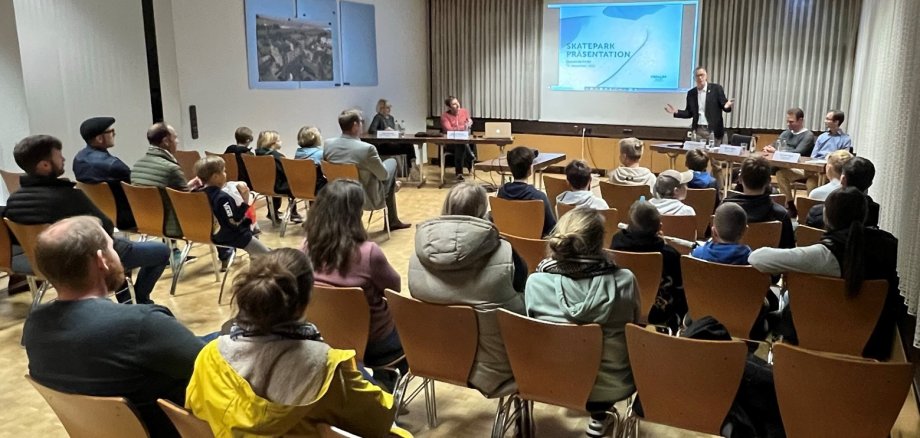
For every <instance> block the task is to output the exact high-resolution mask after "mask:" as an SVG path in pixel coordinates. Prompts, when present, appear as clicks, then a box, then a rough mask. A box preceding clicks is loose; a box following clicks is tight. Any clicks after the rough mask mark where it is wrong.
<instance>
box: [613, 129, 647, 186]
mask: <svg viewBox="0 0 920 438" xmlns="http://www.w3.org/2000/svg"><path fill="white" fill-rule="evenodd" d="M642 148H643V144H642V141H640V140H639V139H638V138H635V137H629V138H624V139H622V140H620V166H619V167H617V168H616V169H613V170H611V171H610V182H612V183H615V184H623V185H627V186H641V185H643V184H645V185H647V186H648V189H649V193H651V192H652V191H654V190H655V174H654V173H652V171H651V170H648V169H647V168H645V167H642V166H639V160H641V159H642Z"/></svg>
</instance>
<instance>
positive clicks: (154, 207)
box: [121, 182, 210, 237]
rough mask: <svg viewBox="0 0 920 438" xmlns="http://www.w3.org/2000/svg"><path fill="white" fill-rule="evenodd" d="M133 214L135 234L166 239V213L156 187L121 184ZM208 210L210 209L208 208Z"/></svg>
mask: <svg viewBox="0 0 920 438" xmlns="http://www.w3.org/2000/svg"><path fill="white" fill-rule="evenodd" d="M121 187H122V189H124V191H125V197H126V198H128V204H129V205H130V206H131V212H132V213H133V214H134V222H135V224H137V232H138V233H141V234H143V235H146V236H154V237H166V233H164V231H163V224H164V222H166V211H165V210H164V208H163V197H162V195H160V189H159V188H158V187H145V186H136V185H133V184H128V183H125V182H123V183H121ZM209 210H210V208H209Z"/></svg>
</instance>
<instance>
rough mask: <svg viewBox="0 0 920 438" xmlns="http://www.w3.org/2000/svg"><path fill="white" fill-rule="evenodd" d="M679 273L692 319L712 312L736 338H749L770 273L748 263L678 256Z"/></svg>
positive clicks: (767, 285)
mask: <svg viewBox="0 0 920 438" xmlns="http://www.w3.org/2000/svg"><path fill="white" fill-rule="evenodd" d="M680 269H681V275H682V276H683V279H684V293H685V294H686V295H687V306H688V307H689V308H690V311H689V313H690V315H692V316H693V318H694V319H699V318H702V317H704V316H712V317H713V318H715V319H717V320H718V321H719V322H721V323H722V325H724V326H725V328H726V329H728V332H729V333H730V334H731V335H732V336H733V337H736V338H749V337H750V333H751V329H752V328H753V327H754V322H755V321H756V320H757V316H758V314H759V313H760V308H761V307H762V306H763V301H764V297H765V296H766V294H767V292H768V291H769V288H770V275H769V274H764V273H761V272H759V271H758V270H756V269H754V268H753V267H752V266H749V265H744V266H738V265H723V264H721V263H712V262H707V261H705V260H700V259H696V258H692V257H690V256H682V257H681V258H680Z"/></svg>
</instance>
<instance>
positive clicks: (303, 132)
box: [294, 126, 327, 194]
mask: <svg viewBox="0 0 920 438" xmlns="http://www.w3.org/2000/svg"><path fill="white" fill-rule="evenodd" d="M297 146H298V148H297V152H295V153H294V159H295V160H313V163H314V164H316V189H315V190H314V191H313V194H316V193H319V191H320V190H322V189H323V187H326V182H327V181H326V176H325V175H323V169H322V167H321V165H322V164H323V136H322V135H321V134H320V133H319V129H317V128H316V127H306V126H304V127H302V128H300V131H298V132H297Z"/></svg>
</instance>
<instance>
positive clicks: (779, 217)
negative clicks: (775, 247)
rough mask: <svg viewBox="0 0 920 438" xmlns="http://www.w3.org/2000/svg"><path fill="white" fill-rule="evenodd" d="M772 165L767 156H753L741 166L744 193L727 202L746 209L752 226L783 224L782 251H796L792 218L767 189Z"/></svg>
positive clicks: (781, 235) (780, 241) (780, 245)
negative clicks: (793, 249)
mask: <svg viewBox="0 0 920 438" xmlns="http://www.w3.org/2000/svg"><path fill="white" fill-rule="evenodd" d="M770 171H771V168H770V162H769V161H767V159H766V158H764V157H751V158H747V159H745V160H744V162H742V163H741V187H742V190H743V192H742V194H740V195H736V196H731V197H729V198H726V199H725V201H723V202H734V203H736V204H738V205H740V206H741V208H743V209H744V212H745V213H746V214H747V221H748V223H758V222H771V221H780V222H781V223H782V232H781V233H780V238H779V247H780V248H794V247H795V234H794V233H793V230H792V219H791V218H790V217H789V213H788V212H787V211H786V209H785V208H783V206H781V205H779V204H777V203H775V202H773V199H771V198H770V195H769V194H767V193H765V192H764V190H765V188H766V187H767V186H768V185H769V184H770Z"/></svg>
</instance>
